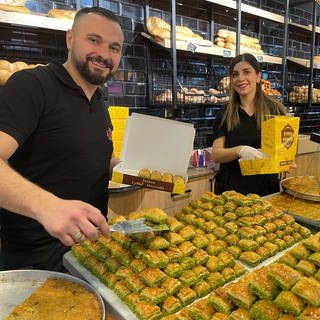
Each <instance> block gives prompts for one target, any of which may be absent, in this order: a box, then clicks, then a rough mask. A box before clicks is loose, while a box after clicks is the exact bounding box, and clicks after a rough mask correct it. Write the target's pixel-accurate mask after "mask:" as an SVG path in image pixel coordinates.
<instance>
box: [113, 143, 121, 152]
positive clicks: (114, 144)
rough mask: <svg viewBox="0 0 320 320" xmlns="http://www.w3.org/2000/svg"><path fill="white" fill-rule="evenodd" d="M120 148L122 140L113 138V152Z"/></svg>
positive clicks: (118, 150)
mask: <svg viewBox="0 0 320 320" xmlns="http://www.w3.org/2000/svg"><path fill="white" fill-rule="evenodd" d="M121 148H122V141H117V140H113V152H119V153H120V151H121Z"/></svg>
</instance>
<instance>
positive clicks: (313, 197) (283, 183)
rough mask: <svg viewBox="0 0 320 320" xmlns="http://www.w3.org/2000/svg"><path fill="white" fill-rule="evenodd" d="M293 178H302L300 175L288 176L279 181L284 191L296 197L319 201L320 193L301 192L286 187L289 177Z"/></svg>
mask: <svg viewBox="0 0 320 320" xmlns="http://www.w3.org/2000/svg"><path fill="white" fill-rule="evenodd" d="M294 178H302V176H297V177H290V178H287V179H283V180H282V181H281V182H280V183H281V186H282V189H283V191H284V192H286V193H288V194H290V195H292V196H294V197H296V198H300V199H304V200H310V201H317V202H320V195H315V194H309V193H302V192H299V191H295V190H292V189H290V188H288V187H287V185H286V184H287V182H288V181H290V180H291V179H294Z"/></svg>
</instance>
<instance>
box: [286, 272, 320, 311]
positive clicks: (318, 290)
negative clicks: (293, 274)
mask: <svg viewBox="0 0 320 320" xmlns="http://www.w3.org/2000/svg"><path fill="white" fill-rule="evenodd" d="M291 291H292V292H293V293H295V294H296V295H297V296H299V297H300V298H302V299H303V300H304V301H305V302H307V304H309V305H312V306H314V307H320V283H319V282H318V281H317V280H315V279H313V278H307V277H301V278H300V279H299V280H298V282H297V283H296V284H295V285H294V286H293V288H292V290H291Z"/></svg>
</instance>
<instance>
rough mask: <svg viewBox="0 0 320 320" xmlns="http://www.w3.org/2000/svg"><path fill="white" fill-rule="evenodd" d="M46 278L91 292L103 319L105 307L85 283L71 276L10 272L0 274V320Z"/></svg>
mask: <svg viewBox="0 0 320 320" xmlns="http://www.w3.org/2000/svg"><path fill="white" fill-rule="evenodd" d="M47 278H55V279H63V280H68V281H71V282H74V283H77V284H79V285H81V286H83V287H85V288H86V289H87V290H88V291H90V292H92V293H93V294H94V295H95V296H96V297H97V299H98V301H99V304H100V306H101V310H102V316H101V320H104V319H105V307H104V303H103V300H102V298H101V296H100V295H99V293H98V292H97V290H96V289H95V288H94V287H92V286H91V285H90V284H88V283H87V282H85V281H83V280H81V279H79V278H76V277H74V276H72V275H69V274H65V273H60V272H54V271H44V270H10V271H1V272H0V319H4V317H5V316H7V315H8V314H9V313H10V312H11V310H12V309H13V308H14V307H15V306H16V305H18V304H20V303H22V302H23V301H24V300H25V299H26V298H28V297H29V296H30V295H31V294H32V293H33V292H34V291H35V290H36V289H37V288H38V287H39V286H40V284H42V283H43V282H44V281H45V280H46V279H47Z"/></svg>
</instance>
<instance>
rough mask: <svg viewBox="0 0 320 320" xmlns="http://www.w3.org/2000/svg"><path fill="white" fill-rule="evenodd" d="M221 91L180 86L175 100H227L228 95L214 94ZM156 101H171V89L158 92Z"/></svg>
mask: <svg viewBox="0 0 320 320" xmlns="http://www.w3.org/2000/svg"><path fill="white" fill-rule="evenodd" d="M221 94H223V92H221V91H219V90H216V89H214V88H210V89H209V90H208V91H204V90H202V89H197V88H191V89H188V88H186V87H184V88H182V89H181V90H180V91H179V92H177V101H178V102H179V103H199V104H200V103H223V102H226V101H228V99H229V97H224V96H223V97H217V96H216V95H221ZM155 99H156V101H157V102H168V103H171V102H172V91H171V89H167V90H165V92H163V93H160V94H159V95H157V96H156V98H155Z"/></svg>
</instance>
